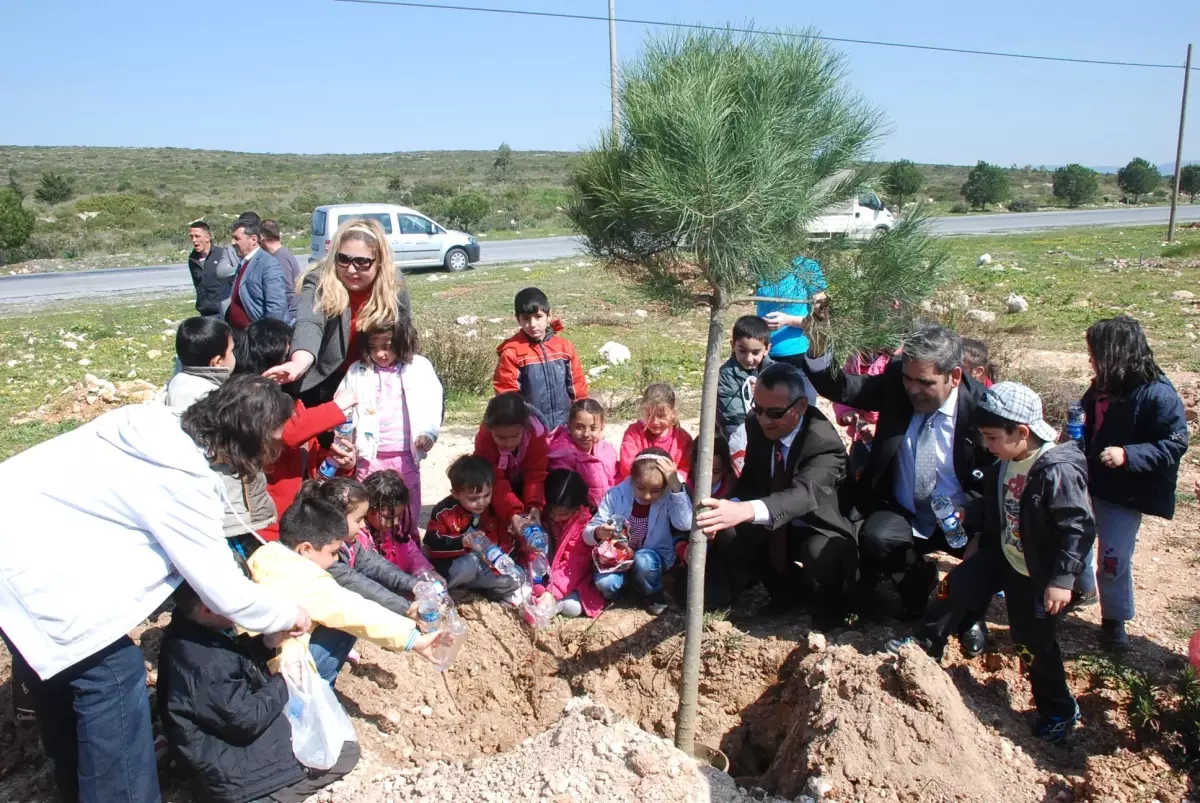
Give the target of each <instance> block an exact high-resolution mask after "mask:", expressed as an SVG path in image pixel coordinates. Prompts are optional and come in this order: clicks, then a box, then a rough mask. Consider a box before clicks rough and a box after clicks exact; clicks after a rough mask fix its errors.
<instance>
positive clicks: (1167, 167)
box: [1092, 159, 1200, 176]
mask: <svg viewBox="0 0 1200 803" xmlns="http://www.w3.org/2000/svg"><path fill="white" fill-rule="evenodd" d="M1183 164H1184V165H1185V166H1186V165H1194V164H1200V162H1196V161H1192V160H1189V159H1185V160H1184V161H1183ZM1124 166H1125V165H1104V166H1102V167H1092V169H1093V170H1095V171H1096V172H1097V173H1111V174H1112V175H1114V176H1115V175H1116V174H1117V171H1118V170H1120V169H1121V168H1122V167H1124ZM1155 167H1157V168H1158V172H1159V173H1161V174H1162V175H1164V176H1173V175H1175V163H1174V162H1163V163H1162V164H1158V165H1155Z"/></svg>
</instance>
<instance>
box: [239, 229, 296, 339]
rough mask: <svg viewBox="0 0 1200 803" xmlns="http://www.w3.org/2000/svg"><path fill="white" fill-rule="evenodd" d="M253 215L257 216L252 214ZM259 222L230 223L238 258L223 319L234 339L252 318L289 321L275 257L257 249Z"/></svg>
mask: <svg viewBox="0 0 1200 803" xmlns="http://www.w3.org/2000/svg"><path fill="white" fill-rule="evenodd" d="M255 218H257V215H256V216H255ZM261 239H262V224H261V223H260V222H259V221H258V220H256V219H252V218H249V217H240V218H238V219H237V220H236V221H234V223H233V247H234V249H235V250H236V251H237V254H238V257H239V259H240V261H239V262H238V268H237V273H236V274H235V278H234V280H233V290H232V293H231V295H230V299H229V306H228V308H227V309H226V311H225V321H226V323H228V324H229V327H230V328H231V329H233V337H234V340H239V339H240V338H241V334H242V332H244V331H246V329H247V327H249V326H250V324H252V323H254V322H255V321H259V320H262V319H263V318H276V319H278V320H281V321H284V322H285V323H291V322H292V320H291V314H290V312H289V311H288V295H287V286H286V282H285V280H284V278H283V268H282V267H280V265H279V260H278V259H276V258H275V257H273V256H271V254H269V253H267V251H266V250H264V249H263V248H261V247H260V246H261Z"/></svg>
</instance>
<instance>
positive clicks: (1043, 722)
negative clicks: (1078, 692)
mask: <svg viewBox="0 0 1200 803" xmlns="http://www.w3.org/2000/svg"><path fill="white" fill-rule="evenodd" d="M1078 724H1079V704H1078V703H1076V704H1075V713H1073V714H1071V716H1069V717H1043V716H1039V717H1038V718H1037V724H1035V725H1034V726H1033V733H1034V735H1035V736H1037V737H1038V738H1039V739H1041V740H1042V741H1043V742H1046V743H1047V744H1062V743H1063V742H1065V741H1066V740H1067V737H1068V736H1070V735H1071V731H1073V730H1075V726H1076V725H1078Z"/></svg>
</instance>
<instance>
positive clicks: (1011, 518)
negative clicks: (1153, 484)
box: [887, 382, 1096, 743]
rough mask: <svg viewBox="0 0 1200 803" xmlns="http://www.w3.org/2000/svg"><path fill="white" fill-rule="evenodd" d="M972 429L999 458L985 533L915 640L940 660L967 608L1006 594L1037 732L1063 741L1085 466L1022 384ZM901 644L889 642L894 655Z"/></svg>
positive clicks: (1068, 715) (1003, 389)
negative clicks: (1065, 652)
mask: <svg viewBox="0 0 1200 803" xmlns="http://www.w3.org/2000/svg"><path fill="white" fill-rule="evenodd" d="M976 424H977V426H978V427H979V433H980V435H981V436H982V437H983V443H984V446H985V447H986V448H987V450H988V451H990V452H991V453H992V454H994V455H995V456H996V457H997V458H998V459H999V460H998V462H997V463H996V464H995V465H994V466H993V467H992V468H990V469H989V474H988V475H987V476H986V477H985V481H984V498H983V505H984V507H983V510H984V515H983V532H982V533H981V534H979V535H977V536H975V539H974V542H973V543H971V544H968V546H967V555H968V556H969V557H967V558H966V560H964V561H963V562H962V563H961V564H960V565H959V566H958V567H957V568H955V569H954V570H953V571H952V572H950V574H948V575H947V576H946V578H945V579H943V580H942V582H941V584H940V585H939V586H938V588H937V592H936V594H935V595H934V600H933V601H932V602H931V603H930V605H929V608H928V610H927V613H926V615H925V623H924V625H923V626H922V627H921V629H920V631H918V633H917V635H916V636H915V637H914V638H912V639H906V640H905V641H912V642H915V643H916V644H918V645H920V646H921V647H922V648H923V649H925V651H926V652H928V653H929V654H930V655H932V656H933V657H934V658H937V659H940V658H941V655H942V650H943V648H944V647H945V644H946V639H947V636H948V635H949V634H950V633H951V632H952V631H953V629H954V626H955V624H956V623H957V622H959V621H960V620H961V619H962V618H963V615H964V614H965V613H966V612H967V611H969V610H980V609H982V608H984V607H985V606H986V605H987V603H988V601H989V600H990V599H991V597H992V595H994V594H995V593H996V592H997V591H1001V590H1002V591H1004V601H1005V603H1006V605H1007V606H1008V620H1009V626H1010V628H1011V634H1012V639H1013V643H1014V644H1015V645H1016V651H1017V654H1018V655H1019V656H1020V657H1021V660H1022V661H1023V662H1024V664H1025V666H1026V668H1027V670H1028V672H1029V679H1030V684H1031V685H1032V686H1033V699H1034V704H1035V705H1036V706H1037V713H1038V717H1037V722H1036V724H1035V726H1034V732H1035V733H1036V734H1037V736H1039V737H1040V738H1042V739H1044V740H1046V741H1047V742H1052V743H1057V742H1062V741H1063V740H1064V739H1066V737H1067V736H1068V734H1070V732H1071V730H1072V729H1074V727H1075V725H1076V724H1077V723H1078V721H1079V706H1078V705H1077V704H1076V703H1075V698H1074V697H1073V696H1072V695H1071V690H1070V689H1069V688H1068V687H1067V678H1066V671H1065V670H1064V668H1063V661H1062V653H1061V651H1060V650H1059V647H1058V642H1057V641H1056V640H1055V629H1056V628H1057V626H1058V622H1059V619H1061V618H1062V616H1063V615H1064V614H1065V613H1066V612H1067V611H1068V610H1070V609H1071V608H1072V607H1074V603H1076V602H1077V601H1078V600H1076V599H1075V596H1074V593H1073V591H1072V589H1073V588H1074V587H1075V580H1076V578H1077V577H1078V576H1079V575H1080V574H1081V573H1082V572H1085V571H1087V570H1088V564H1087V561H1086V557H1087V554H1088V550H1089V549H1091V546H1092V542H1093V541H1094V540H1095V537H1096V523H1095V519H1094V517H1093V514H1092V507H1091V502H1090V500H1089V498H1088V490H1087V460H1086V458H1085V457H1084V454H1083V450H1082V449H1080V447H1079V445H1078V444H1077V443H1076V442H1075V441H1067V442H1066V443H1061V444H1056V443H1055V441H1056V440H1057V438H1058V433H1057V432H1055V431H1054V429H1053V428H1052V427H1051V426H1050V425H1049V424H1047V423H1046V422H1045V421H1044V420H1043V419H1042V400H1041V399H1040V398H1038V395H1037V394H1036V393H1034V392H1033V391H1032V390H1030V389H1029V388H1027V387H1025V386H1024V385H1020V384H1018V383H1016V382H1001V383H999V384H997V385H995V386H994V387H992V388H991V389H989V390H988V391H987V393H986V394H985V395H984V397H983V400H982V401H981V402H980V405H979V411H978V415H977V421H976ZM903 643H904V642H902V641H890V642H888V645H887V647H888V649H889V650H891V651H892V652H897V651H898V650H899V647H900V645H901V644H903Z"/></svg>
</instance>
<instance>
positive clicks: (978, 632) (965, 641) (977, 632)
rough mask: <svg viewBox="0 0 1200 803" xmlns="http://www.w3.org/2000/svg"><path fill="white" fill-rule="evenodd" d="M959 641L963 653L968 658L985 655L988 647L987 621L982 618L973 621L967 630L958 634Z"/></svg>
mask: <svg viewBox="0 0 1200 803" xmlns="http://www.w3.org/2000/svg"><path fill="white" fill-rule="evenodd" d="M958 641H959V644H961V645H962V652H963V655H965V656H967V657H968V658H974V657H975V656H977V655H983V651H984V650H986V649H987V641H988V632H987V623H986V622H984V621H983V620H982V619H980V620H979V621H977V622H975V623H973V624H972V625H971V626H970V627H968V628H967V629H966V630H964V631H962V632H961V633H959V634H958Z"/></svg>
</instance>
